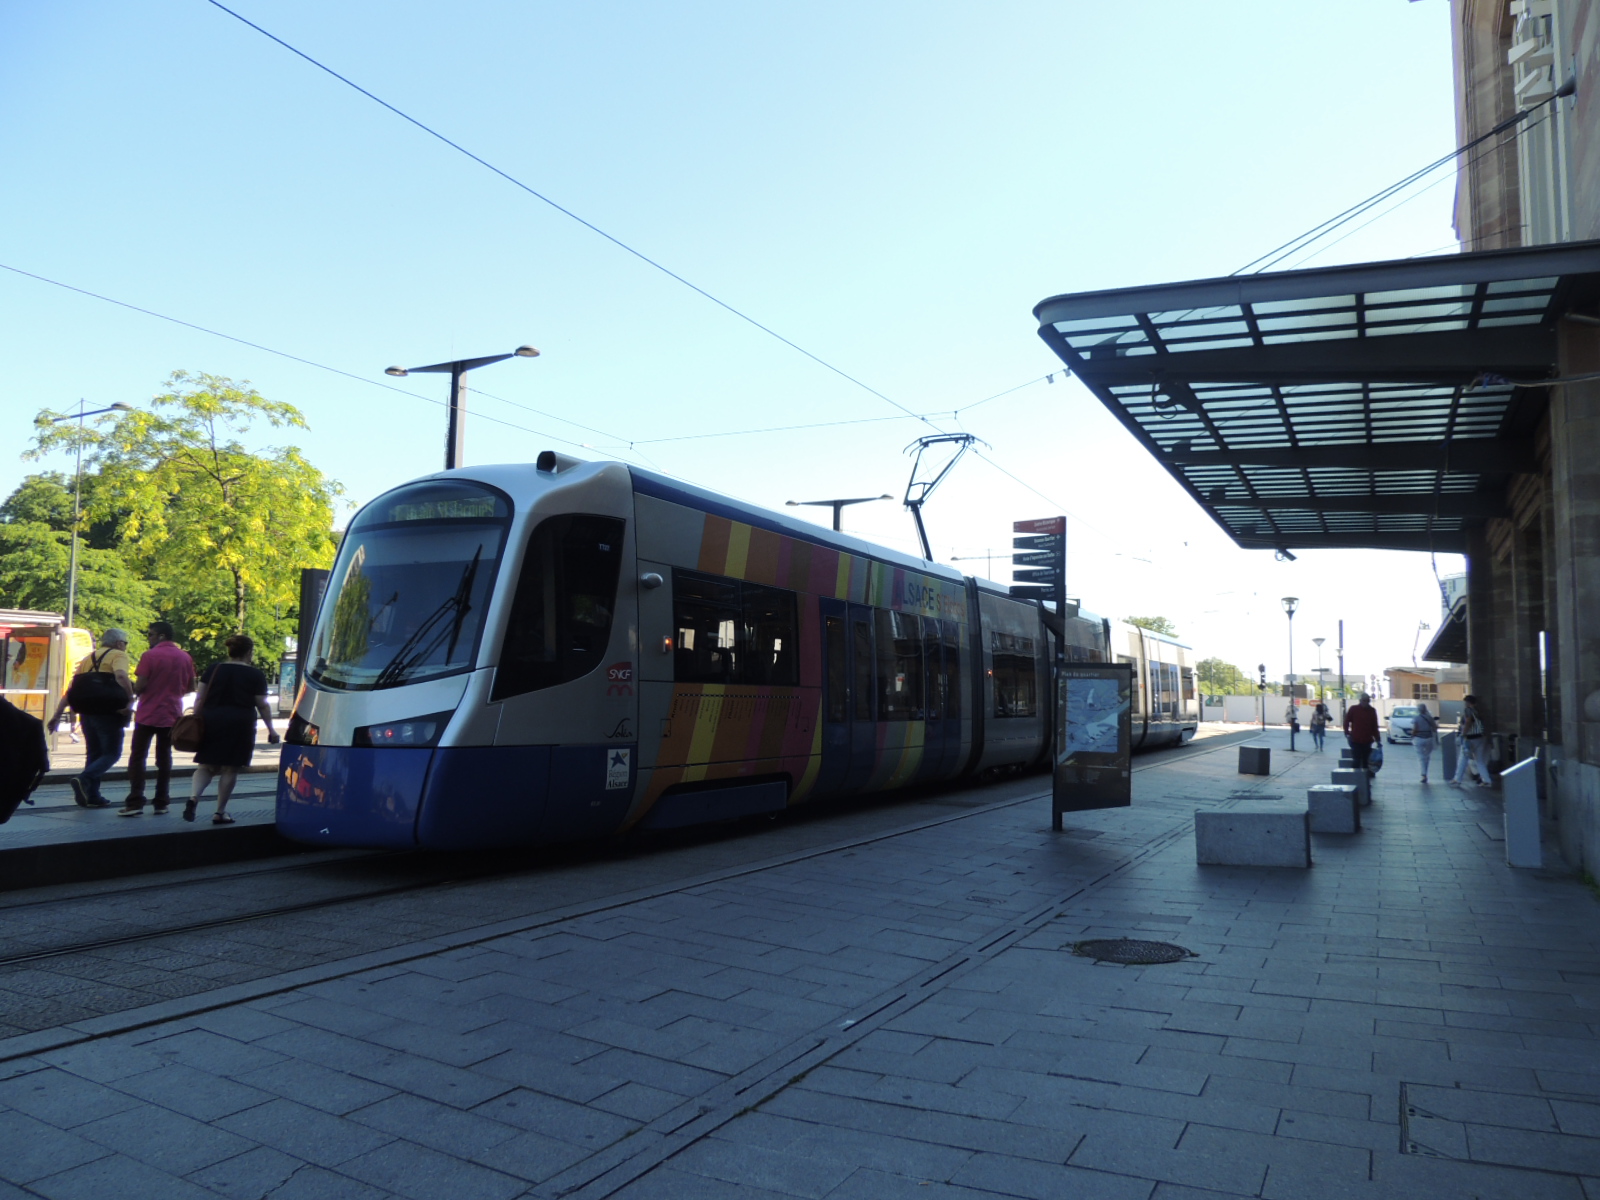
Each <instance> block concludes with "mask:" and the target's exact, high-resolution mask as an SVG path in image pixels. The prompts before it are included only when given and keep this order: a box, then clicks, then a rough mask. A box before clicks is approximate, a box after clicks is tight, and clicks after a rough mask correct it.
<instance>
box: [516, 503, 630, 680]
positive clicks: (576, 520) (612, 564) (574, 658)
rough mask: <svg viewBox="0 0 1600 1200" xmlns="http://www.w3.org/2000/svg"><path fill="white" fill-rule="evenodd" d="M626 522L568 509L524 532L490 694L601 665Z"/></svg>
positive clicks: (575, 675)
mask: <svg viewBox="0 0 1600 1200" xmlns="http://www.w3.org/2000/svg"><path fill="white" fill-rule="evenodd" d="M622 535H623V523H622V522H621V521H620V520H618V519H617V518H615V517H596V516H589V515H586V514H583V513H565V514H562V515H561V516H558V517H550V518H548V519H547V520H545V521H542V522H540V524H539V526H538V528H537V529H535V530H534V531H533V534H532V535H531V536H530V537H529V538H528V551H527V554H526V556H525V557H524V559H523V562H522V575H521V577H520V578H519V579H518V580H517V592H516V595H515V597H514V598H513V599H512V602H511V616H510V618H509V620H508V622H507V625H506V635H505V641H504V644H503V645H502V647H501V650H500V665H499V667H498V669H497V670H496V671H495V681H494V689H493V692H492V694H491V697H490V698H491V699H494V700H500V699H504V698H505V697H507V696H519V695H522V694H523V693H525V692H532V691H537V690H538V689H540V688H547V687H552V686H554V685H555V684H558V683H566V682H568V681H569V680H573V679H578V678H580V677H581V676H584V675H587V674H588V673H589V672H590V671H592V670H594V669H595V668H596V667H598V666H599V665H600V663H601V661H602V660H603V659H604V657H605V652H606V645H607V643H608V642H609V641H610V639H611V616H612V612H613V610H614V609H615V608H616V603H617V573H618V570H619V568H620V567H621V564H622Z"/></svg>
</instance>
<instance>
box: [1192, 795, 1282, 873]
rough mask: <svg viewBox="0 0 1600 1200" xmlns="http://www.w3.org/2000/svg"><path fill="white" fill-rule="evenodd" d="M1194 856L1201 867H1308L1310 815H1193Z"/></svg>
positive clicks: (1270, 811)
mask: <svg viewBox="0 0 1600 1200" xmlns="http://www.w3.org/2000/svg"><path fill="white" fill-rule="evenodd" d="M1194 856H1195V861H1196V862H1197V863H1200V864H1201V865H1202V866H1217V867H1309V866H1310V865H1311V814H1310V813H1307V812H1305V811H1300V812H1296V811H1294V810H1293V809H1287V808H1275V809H1256V810H1254V811H1251V810H1240V809H1235V810H1233V811H1231V812H1215V811H1208V810H1205V809H1199V810H1197V811H1196V812H1195V814H1194Z"/></svg>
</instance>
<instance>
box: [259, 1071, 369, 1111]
mask: <svg viewBox="0 0 1600 1200" xmlns="http://www.w3.org/2000/svg"><path fill="white" fill-rule="evenodd" d="M237 1080H238V1082H239V1083H241V1084H244V1085H246V1086H249V1087H251V1088H255V1089H258V1090H260V1091H263V1092H267V1093H270V1094H271V1095H274V1096H279V1097H282V1098H284V1099H286V1100H294V1101H298V1102H299V1103H301V1104H305V1105H309V1106H310V1107H312V1108H318V1109H321V1110H322V1111H324V1112H329V1113H334V1114H336V1115H343V1114H344V1113H347V1112H350V1111H352V1110H353V1109H357V1108H363V1107H365V1106H366V1105H368V1104H376V1103H377V1102H378V1101H379V1100H383V1099H385V1098H387V1097H389V1096H393V1095H395V1094H396V1093H395V1089H394V1088H391V1087H385V1086H384V1085H383V1084H380V1083H373V1082H372V1081H371V1080H367V1079H361V1078H358V1077H356V1076H354V1075H351V1074H348V1073H347V1072H344V1071H330V1070H328V1069H327V1068H326V1067H320V1066H317V1065H316V1064H315V1063H308V1062H301V1061H298V1060H292V1061H288V1062H281V1063H277V1064H275V1065H273V1066H270V1067H262V1068H261V1069H260V1070H258V1071H247V1072H245V1073H244V1074H243V1075H240V1076H238V1077H237Z"/></svg>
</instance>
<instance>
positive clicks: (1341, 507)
mask: <svg viewBox="0 0 1600 1200" xmlns="http://www.w3.org/2000/svg"><path fill="white" fill-rule="evenodd" d="M1211 504H1212V505H1213V506H1214V507H1216V508H1219V509H1222V508H1248V509H1259V510H1261V511H1262V512H1269V511H1270V512H1316V513H1390V514H1393V513H1417V514H1419V515H1421V516H1438V517H1465V518H1468V519H1469V520H1475V521H1487V520H1489V519H1490V518H1492V517H1503V516H1505V515H1506V513H1507V509H1506V504H1505V501H1504V499H1502V498H1501V497H1500V496H1497V495H1494V494H1492V493H1486V492H1467V493H1461V492H1444V493H1441V494H1439V495H1434V493H1432V492H1388V493H1385V494H1383V495H1378V496H1337V495H1335V496H1309V495H1305V496H1271V495H1268V496H1257V497H1249V496H1239V497H1233V496H1222V497H1218V496H1216V493H1215V492H1213V493H1212V499H1211Z"/></svg>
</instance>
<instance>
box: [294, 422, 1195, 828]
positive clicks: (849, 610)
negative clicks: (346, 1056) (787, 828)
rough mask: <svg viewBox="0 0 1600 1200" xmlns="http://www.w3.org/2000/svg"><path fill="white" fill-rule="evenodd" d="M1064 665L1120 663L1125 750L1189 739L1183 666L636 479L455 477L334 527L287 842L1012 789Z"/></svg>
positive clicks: (657, 478)
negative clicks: (969, 788)
mask: <svg viewBox="0 0 1600 1200" xmlns="http://www.w3.org/2000/svg"><path fill="white" fill-rule="evenodd" d="M1052 626H1053V627H1054V628H1053V629H1052V628H1051V627H1052ZM1056 638H1059V639H1060V641H1061V642H1062V644H1063V651H1064V653H1065V656H1066V657H1067V659H1069V660H1071V661H1080V662H1082V661H1088V662H1100V661H1120V662H1131V663H1133V664H1134V678H1135V717H1134V745H1135V746H1136V747H1137V746H1140V745H1145V746H1148V745H1156V744H1162V743H1172V742H1179V741H1181V740H1183V739H1185V738H1187V737H1190V736H1192V735H1193V733H1194V730H1195V724H1196V717H1197V707H1196V706H1197V699H1196V696H1195V689H1194V677H1193V670H1192V664H1191V661H1190V658H1189V651H1188V649H1187V648H1186V647H1185V646H1183V645H1181V644H1179V643H1177V642H1175V641H1173V640H1172V639H1169V638H1164V637H1160V636H1157V635H1154V634H1151V633H1149V632H1147V631H1145V630H1142V629H1138V628H1134V627H1132V626H1128V625H1122V624H1120V623H1116V622H1111V621H1107V620H1103V619H1101V618H1098V617H1093V616H1090V615H1088V614H1086V613H1081V612H1078V613H1071V614H1063V615H1061V616H1060V617H1058V616H1057V614H1054V613H1051V612H1047V611H1046V610H1044V609H1043V608H1042V607H1041V606H1040V605H1038V604H1035V603H1033V602H1028V601H1021V600H1015V599H1012V598H1011V597H1010V596H1009V595H1008V594H1007V592H1006V589H1005V588H1004V587H1003V586H1001V585H997V584H993V583H989V582H987V581H984V580H981V579H975V578H970V577H965V576H962V575H961V574H960V573H958V572H957V571H955V570H952V569H951V568H948V567H945V566H943V565H941V564H938V563H930V562H926V561H924V560H922V559H920V558H915V557H910V556H907V555H904V554H900V553H898V552H895V551H892V550H887V549H885V548H883V547H881V546H875V545H872V544H870V543H867V542H864V541H861V540H859V539H857V538H853V537H850V536H848V535H845V534H840V533H834V532H831V531H828V530H825V529H820V528H818V527H817V526H815V525H812V524H810V523H808V522H802V521H797V520H794V519H792V518H789V517H785V516H782V515H779V514H777V513H772V512H768V511H765V510H763V509H759V508H755V507H751V506H748V505H745V504H742V503H740V502H738V501H735V500H731V499H729V498H727V497H724V496H719V495H716V494H714V493H712V492H708V491H704V490H701V489H699V488H695V487H691V486H689V485H686V484H684V483H681V482H677V481H675V480H672V479H669V478H667V477H665V476H662V475H658V474H655V473H653V472H649V471H644V470H641V469H639V468H637V467H633V466H630V465H627V464H624V463H618V462H584V461H580V460H577V459H573V458H569V457H567V456H565V455H561V454H557V453H554V452H551V451H546V452H544V453H543V454H541V455H540V456H539V459H538V461H537V462H536V463H533V464H517V465H506V466H485V467H472V468H464V469H459V470H453V471H447V472H441V473H439V474H436V475H430V476H427V477H424V478H422V479H418V480H415V481H413V482H410V483H407V484H404V485H402V486H400V487H397V488H395V489H394V490H392V491H389V492H387V493H385V494H384V495H381V496H379V497H378V498H377V499H376V500H374V501H372V503H370V504H368V505H367V506H366V507H364V508H363V509H361V510H360V512H359V513H357V514H356V516H355V518H354V519H353V520H352V521H351V523H350V527H349V530H348V531H347V533H346V535H345V537H344V540H343V542H342V544H341V546H340V549H339V555H338V559H337V561H336V563H335V565H334V568H333V571H332V573H331V575H330V577H329V582H328V590H327V594H326V596H325V597H324V600H323V603H322V606H321V609H320V611H319V614H318V618H317V622H316V627H315V632H314V633H313V635H312V637H311V639H310V644H309V646H308V647H307V648H306V649H305V651H304V652H305V653H306V671H305V676H304V681H303V683H302V685H301V689H300V692H299V694H298V695H297V696H296V698H295V705H294V709H293V712H292V713H291V715H290V718H289V723H288V728H287V730H286V732H285V737H284V746H283V751H282V758H281V763H280V771H279V780H278V789H277V824H278V829H279V830H280V831H281V832H282V833H284V834H285V835H287V836H288V837H291V838H294V839H295V840H297V841H301V842H306V843H311V844H314V845H335V846H371V847H429V848H436V849H472V848H489V847H507V846H516V845H536V844H548V843H554V842H562V841H573V840H579V839H584V838H593V837H600V836H604V835H607V834H613V833H618V832H622V831H625V830H629V829H633V828H636V827H639V828H647V829H649V828H654V829H661V828H671V827H675V826H683V825H692V824H699V823H703V822H713V821H721V820H728V819H733V818H738V817H743V816H749V815H754V814H757V813H767V812H776V811H779V810H782V809H785V808H787V807H789V806H790V805H795V804H800V803H803V802H805V801H807V800H811V799H815V798H818V797H824V796H847V795H856V794H866V793H873V792H879V791H883V790H886V789H891V788H897V787H901V786H903V785H906V784H910V783H913V782H924V781H930V780H945V779H956V778H962V777H977V776H980V775H983V774H985V773H993V772H997V771H1006V770H1021V769H1027V768H1030V767H1033V766H1037V765H1042V764H1043V762H1044V760H1045V758H1046V756H1047V755H1048V753H1049V745H1050V728H1051V696H1052V689H1051V687H1050V679H1051V670H1052V663H1053V660H1054V656H1055V649H1056V646H1055V639H1056Z"/></svg>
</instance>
